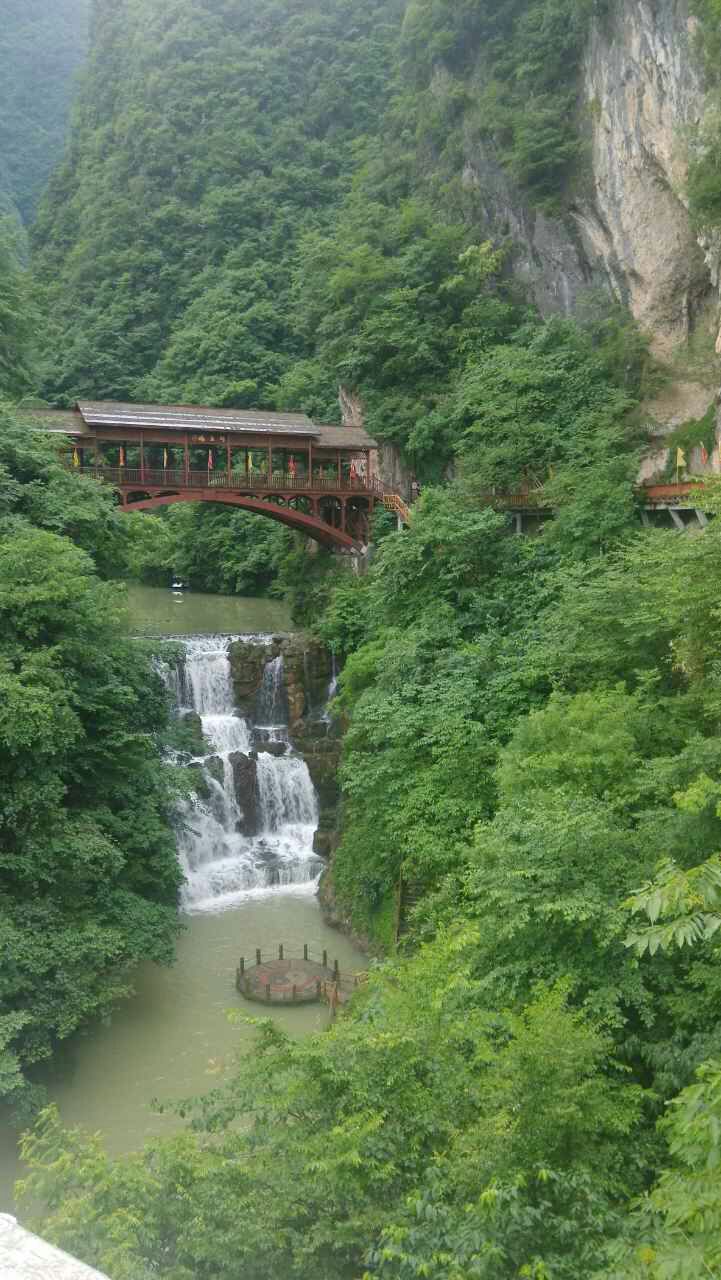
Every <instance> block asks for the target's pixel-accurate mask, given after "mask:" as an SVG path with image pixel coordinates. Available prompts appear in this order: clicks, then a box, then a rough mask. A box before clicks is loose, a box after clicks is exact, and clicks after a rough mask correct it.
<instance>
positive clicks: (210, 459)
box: [208, 449, 214, 471]
mask: <svg viewBox="0 0 721 1280" xmlns="http://www.w3.org/2000/svg"><path fill="white" fill-rule="evenodd" d="M213 465H214V464H213V450H212V449H208V471H212V470H213Z"/></svg>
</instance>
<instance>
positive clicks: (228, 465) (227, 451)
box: [225, 436, 232, 487]
mask: <svg viewBox="0 0 721 1280" xmlns="http://www.w3.org/2000/svg"><path fill="white" fill-rule="evenodd" d="M225 457H226V467H225V469H226V471H227V473H228V479H227V482H226V483H227V484H228V487H230V472H231V469H232V468H231V461H230V436H226V440H225Z"/></svg>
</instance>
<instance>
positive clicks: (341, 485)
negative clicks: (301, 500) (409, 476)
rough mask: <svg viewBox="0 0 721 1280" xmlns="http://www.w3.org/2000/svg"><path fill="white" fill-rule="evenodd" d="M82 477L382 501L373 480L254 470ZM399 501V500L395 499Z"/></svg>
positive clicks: (136, 471) (144, 470)
mask: <svg viewBox="0 0 721 1280" xmlns="http://www.w3.org/2000/svg"><path fill="white" fill-rule="evenodd" d="M74 470H76V471H77V472H79V473H80V474H82V475H85V476H93V477H94V478H95V479H96V480H105V481H106V482H107V483H109V484H114V485H117V486H118V487H121V488H125V489H127V488H128V487H137V488H138V489H144V488H149V489H230V490H233V491H234V492H237V493H245V492H253V493H257V492H262V491H265V492H270V493H279V492H282V493H301V494H302V493H316V494H318V493H320V494H323V493H327V494H337V493H342V494H354V493H358V494H366V495H370V496H372V497H375V498H379V499H381V500H383V499H384V498H385V496H386V494H385V488H384V486H383V485H382V484H381V482H380V480H377V479H376V478H375V476H371V477H370V478H369V479H365V478H363V477H360V476H355V477H352V478H351V477H345V476H341V477H340V478H339V477H338V476H333V477H332V478H329V477H327V476H308V475H298V474H296V475H292V474H291V473H290V472H279V471H274V472H273V473H272V474H271V475H268V474H267V472H262V471H257V470H253V471H251V470H248V471H245V470H235V471H231V472H228V471H225V470H220V469H219V470H214V469H211V468H207V469H206V468H203V469H202V470H194V469H190V468H189V469H188V470H187V471H186V470H185V469H184V468H182V467H180V468H171V467H167V468H165V467H160V468H157V467H105V466H94V465H90V466H82V467H76V468H74ZM399 501H401V499H399Z"/></svg>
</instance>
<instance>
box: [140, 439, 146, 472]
mask: <svg viewBox="0 0 721 1280" xmlns="http://www.w3.org/2000/svg"><path fill="white" fill-rule="evenodd" d="M144 481H145V448H144V446H143V433H142V431H141V432H140V483H141V484H143V483H144Z"/></svg>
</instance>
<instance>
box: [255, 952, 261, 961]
mask: <svg viewBox="0 0 721 1280" xmlns="http://www.w3.org/2000/svg"><path fill="white" fill-rule="evenodd" d="M255 963H256V964H260V951H256V953H255Z"/></svg>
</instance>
